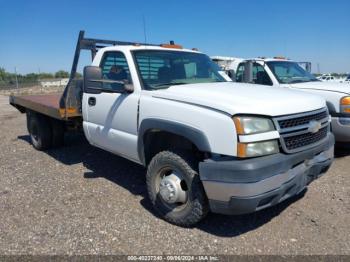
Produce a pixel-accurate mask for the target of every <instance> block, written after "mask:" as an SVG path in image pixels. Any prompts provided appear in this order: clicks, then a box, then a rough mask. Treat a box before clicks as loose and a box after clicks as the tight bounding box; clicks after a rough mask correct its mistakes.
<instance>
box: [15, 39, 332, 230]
mask: <svg viewBox="0 0 350 262" xmlns="http://www.w3.org/2000/svg"><path fill="white" fill-rule="evenodd" d="M82 49H88V50H90V51H91V53H92V57H93V62H92V65H91V66H87V67H85V68H84V74H83V78H84V79H83V81H82V80H75V79H73V77H74V75H75V73H76V65H77V62H78V60H79V54H80V50H82ZM71 77H72V79H70V81H69V83H68V85H67V87H66V89H65V91H64V93H63V94H62V95H35V96H33V95H29V96H11V97H10V103H11V105H13V106H15V107H16V108H17V109H18V110H19V111H20V112H22V113H26V114H27V122H28V131H29V133H30V137H31V140H32V143H33V146H34V147H35V148H36V149H38V150H44V149H48V148H50V147H54V146H59V145H62V143H63V138H64V133H65V132H67V131H68V130H71V129H74V128H77V129H79V128H80V127H82V128H83V130H84V133H85V136H86V138H87V140H88V141H89V142H90V143H91V144H92V145H94V146H96V147H99V148H102V149H105V150H107V151H110V152H112V153H114V154H117V155H120V156H122V157H124V158H127V159H130V160H131V161H134V162H136V163H138V164H140V165H144V166H146V167H147V174H146V182H147V190H148V195H149V199H150V201H151V202H152V204H153V206H154V208H155V210H157V211H158V212H159V213H160V214H161V215H162V216H163V217H164V218H165V219H166V220H167V221H170V222H171V223H174V224H177V225H181V226H191V225H194V224H195V223H197V222H198V221H200V220H201V219H202V218H204V217H205V216H206V214H207V213H208V211H209V210H211V211H212V212H217V213H224V214H243V213H250V212H254V211H257V210H261V209H264V208H266V207H270V206H273V205H275V204H277V203H280V202H281V201H284V200H285V199H287V198H290V197H292V196H294V195H296V194H299V193H300V192H301V191H303V190H304V189H305V187H306V186H307V185H308V184H309V183H310V182H311V181H313V180H314V179H316V178H318V177H319V176H320V175H321V174H323V173H325V172H326V171H327V169H328V168H329V167H330V165H331V163H332V160H333V145H334V137H333V135H332V134H331V133H330V130H329V115H328V110H327V107H326V103H325V101H324V99H322V98H321V97H319V96H315V95H311V94H308V93H305V92H299V91H293V90H289V89H286V90H285V89H276V88H271V87H266V86H257V85H252V84H243V83H232V81H229V80H230V79H229V78H228V77H227V76H226V75H225V74H224V73H223V72H221V71H220V70H219V67H218V66H217V65H216V64H215V63H213V62H212V61H211V60H210V58H209V57H208V56H206V55H204V54H202V53H200V52H198V51H195V50H189V49H183V48H182V47H181V46H179V45H175V44H174V43H172V42H171V43H170V44H164V45H151V44H137V43H130V42H120V41H109V40H98V39H89V38H84V33H83V32H81V33H80V35H79V40H78V44H77V48H76V53H75V56H74V62H73V66H72V72H71Z"/></svg>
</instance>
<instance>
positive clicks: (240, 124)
mask: <svg viewBox="0 0 350 262" xmlns="http://www.w3.org/2000/svg"><path fill="white" fill-rule="evenodd" d="M233 121H234V122H235V126H236V130H237V134H239V135H248V134H255V133H263V132H269V131H274V130H275V127H274V125H273V123H272V121H271V120H270V119H267V118H261V117H253V116H236V117H234V118H233Z"/></svg>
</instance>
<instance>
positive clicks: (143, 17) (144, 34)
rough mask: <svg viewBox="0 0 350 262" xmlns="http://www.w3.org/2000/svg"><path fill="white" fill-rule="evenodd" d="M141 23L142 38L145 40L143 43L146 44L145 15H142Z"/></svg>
mask: <svg viewBox="0 0 350 262" xmlns="http://www.w3.org/2000/svg"><path fill="white" fill-rule="evenodd" d="M142 22H143V36H144V38H145V43H147V35H146V21H145V15H142Z"/></svg>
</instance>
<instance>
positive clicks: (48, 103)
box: [10, 94, 81, 120]
mask: <svg viewBox="0 0 350 262" xmlns="http://www.w3.org/2000/svg"><path fill="white" fill-rule="evenodd" d="M61 97H62V94H45V95H21V96H16V95H11V96H10V104H11V105H13V106H14V107H16V108H17V109H18V110H20V111H21V112H22V113H24V112H25V111H26V110H27V109H29V110H32V111H34V112H38V113H41V114H44V115H47V116H50V117H53V118H56V119H59V120H67V112H66V110H65V109H62V108H60V99H61ZM79 116H81V115H80V114H77V113H75V114H74V113H73V112H70V114H69V118H72V117H79Z"/></svg>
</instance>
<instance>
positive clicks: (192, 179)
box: [146, 151, 209, 227]
mask: <svg viewBox="0 0 350 262" xmlns="http://www.w3.org/2000/svg"><path fill="white" fill-rule="evenodd" d="M197 165H198V161H196V160H195V159H194V158H193V157H192V156H191V155H189V154H186V153H185V152H171V151H162V152H160V153H158V154H157V155H155V156H154V157H153V159H152V161H151V163H150V164H149V166H148V169H147V176H146V182H147V190H148V195H149V198H150V200H151V202H152V204H153V206H154V208H155V210H156V211H157V212H158V213H159V214H160V215H161V216H162V217H163V218H164V219H165V220H167V221H169V222H170V223H173V224H175V225H179V226H185V227H189V226H193V225H194V224H196V223H198V222H199V221H200V220H202V219H203V218H204V217H205V216H206V215H207V213H208V210H209V208H208V200H207V198H206V195H205V192H204V188H203V185H202V183H201V181H200V178H199V175H198V173H197V171H196V169H197Z"/></svg>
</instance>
